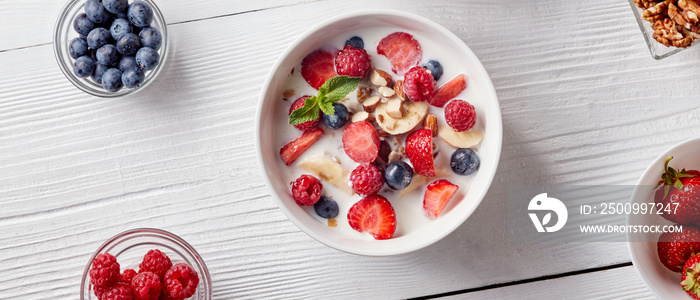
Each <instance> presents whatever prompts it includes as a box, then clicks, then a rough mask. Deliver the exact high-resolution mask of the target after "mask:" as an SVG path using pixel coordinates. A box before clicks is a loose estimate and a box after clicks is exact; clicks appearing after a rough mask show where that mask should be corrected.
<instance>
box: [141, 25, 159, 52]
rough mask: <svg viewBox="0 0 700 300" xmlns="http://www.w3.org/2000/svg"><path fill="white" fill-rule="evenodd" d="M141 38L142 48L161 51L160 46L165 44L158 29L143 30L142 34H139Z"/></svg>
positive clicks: (147, 28) (148, 28)
mask: <svg viewBox="0 0 700 300" xmlns="http://www.w3.org/2000/svg"><path fill="white" fill-rule="evenodd" d="M139 37H140V38H141V45H142V46H144V47H148V48H151V49H153V50H158V49H160V44H161V43H162V42H163V36H161V35H160V32H159V31H158V29H155V28H153V27H146V28H143V29H141V32H139Z"/></svg>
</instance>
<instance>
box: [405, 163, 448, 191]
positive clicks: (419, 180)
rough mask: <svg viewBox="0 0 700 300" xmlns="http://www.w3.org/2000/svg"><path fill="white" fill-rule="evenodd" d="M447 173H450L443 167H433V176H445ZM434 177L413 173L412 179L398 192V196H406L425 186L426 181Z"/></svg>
mask: <svg viewBox="0 0 700 300" xmlns="http://www.w3.org/2000/svg"><path fill="white" fill-rule="evenodd" d="M449 174H450V173H449V172H448V171H447V170H445V169H443V168H437V169H435V177H447V176H448V175H449ZM435 177H425V176H423V175H421V174H418V173H414V174H413V180H411V183H410V184H409V185H408V186H407V187H406V188H405V189H403V190H401V191H400V192H399V196H401V197H403V196H406V195H408V194H410V193H411V192H413V191H415V190H416V189H418V188H421V187H425V186H426V185H427V184H428V182H430V181H431V180H434V179H435Z"/></svg>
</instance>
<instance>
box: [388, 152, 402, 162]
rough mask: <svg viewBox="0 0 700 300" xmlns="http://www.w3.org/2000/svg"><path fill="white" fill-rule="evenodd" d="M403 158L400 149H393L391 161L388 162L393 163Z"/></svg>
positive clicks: (390, 154)
mask: <svg viewBox="0 0 700 300" xmlns="http://www.w3.org/2000/svg"><path fill="white" fill-rule="evenodd" d="M402 158H403V155H401V153H399V152H398V151H396V150H394V151H391V153H389V161H388V163H393V162H395V161H399V160H401V159H402Z"/></svg>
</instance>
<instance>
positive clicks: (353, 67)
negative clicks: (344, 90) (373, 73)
mask: <svg viewBox="0 0 700 300" xmlns="http://www.w3.org/2000/svg"><path fill="white" fill-rule="evenodd" d="M371 61H372V59H371V58H370V57H369V54H367V51H365V49H360V48H355V47H353V46H349V45H346V46H345V48H343V50H340V51H338V54H337V55H336V56H335V69H336V72H337V73H338V75H347V76H350V77H365V76H366V75H367V73H368V72H369V70H370V69H372V63H371Z"/></svg>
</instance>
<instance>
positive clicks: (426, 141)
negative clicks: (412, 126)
mask: <svg viewBox="0 0 700 300" xmlns="http://www.w3.org/2000/svg"><path fill="white" fill-rule="evenodd" d="M406 156H408V160H410V161H411V164H412V165H413V169H414V170H415V171H416V172H417V173H418V174H421V175H423V176H427V177H435V162H434V161H433V132H432V131H431V130H430V129H427V128H423V129H419V130H416V131H414V132H411V134H409V135H408V137H406Z"/></svg>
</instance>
